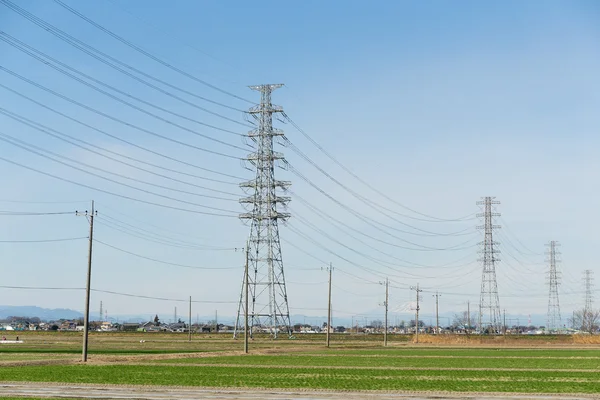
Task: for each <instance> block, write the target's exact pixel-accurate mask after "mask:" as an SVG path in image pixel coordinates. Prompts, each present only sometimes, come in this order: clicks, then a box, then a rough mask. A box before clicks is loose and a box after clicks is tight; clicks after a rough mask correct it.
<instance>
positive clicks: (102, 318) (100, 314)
mask: <svg viewBox="0 0 600 400" xmlns="http://www.w3.org/2000/svg"><path fill="white" fill-rule="evenodd" d="M102 314H104V312H103V311H102V300H100V313H99V314H98V315H99V316H100V322H102V321H103V320H104V316H103V315H102Z"/></svg>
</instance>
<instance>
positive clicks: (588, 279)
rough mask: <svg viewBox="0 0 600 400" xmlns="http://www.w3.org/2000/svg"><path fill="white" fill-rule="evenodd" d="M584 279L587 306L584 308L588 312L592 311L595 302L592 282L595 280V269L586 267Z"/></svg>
mask: <svg viewBox="0 0 600 400" xmlns="http://www.w3.org/2000/svg"><path fill="white" fill-rule="evenodd" d="M583 281H584V283H585V306H584V308H583V309H584V311H585V313H586V314H587V313H589V312H590V311H592V305H593V303H594V295H593V294H592V287H593V286H594V284H593V283H592V282H593V281H594V271H592V270H591V269H586V270H585V271H583Z"/></svg>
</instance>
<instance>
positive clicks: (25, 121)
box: [0, 107, 237, 201]
mask: <svg viewBox="0 0 600 400" xmlns="http://www.w3.org/2000/svg"><path fill="white" fill-rule="evenodd" d="M0 114H4V115H6V116H8V117H9V118H12V119H13V120H15V121H17V122H20V123H22V124H24V125H26V126H29V127H31V128H33V129H35V130H37V131H39V132H42V133H44V134H45V135H48V136H50V137H53V138H55V139H57V140H60V141H63V142H65V143H69V144H71V145H73V146H75V147H78V148H80V149H83V150H85V151H88V152H90V153H93V154H96V155H99V156H101V157H104V158H106V159H109V160H111V161H115V162H118V163H119V164H123V165H126V166H128V167H131V168H134V169H137V170H139V171H143V172H146V173H149V174H151V175H155V176H158V177H161V178H164V179H168V180H171V181H173V182H177V183H181V184H185V185H188V186H193V187H197V188H199V189H205V190H209V191H213V192H217V193H223V194H228V195H231V196H237V194H236V193H232V192H226V191H223V190H218V189H213V188H210V187H206V186H202V185H197V184H194V183H190V182H187V181H183V180H181V179H177V178H173V177H171V176H167V175H163V174H159V173H157V172H154V171H150V170H148V169H145V168H141V167H138V166H136V165H133V164H131V163H128V162H125V161H122V160H119V159H117V158H114V157H111V156H107V155H105V154H102V153H101V152H98V151H95V150H91V149H89V148H87V147H85V146H83V145H80V144H77V143H75V142H74V141H77V142H80V143H85V144H86V145H87V146H90V147H93V148H98V149H100V150H102V151H105V152H108V153H111V154H117V155H119V156H120V157H125V158H128V159H133V160H135V161H136V162H140V163H144V164H149V165H152V166H155V167H157V168H162V167H160V166H157V165H155V164H151V163H147V162H144V161H141V160H137V159H135V158H133V157H128V156H124V155H122V154H120V153H117V152H114V151H111V150H107V149H105V148H103V147H101V146H96V145H94V144H92V143H89V142H86V141H85V140H81V139H77V138H75V137H73V136H71V135H67V134H65V133H62V132H59V131H56V130H55V129H52V128H49V127H46V126H44V125H42V124H39V123H37V122H34V121H31V120H29V119H28V118H25V117H22V116H19V115H18V114H15V113H13V112H10V111H7V110H6V109H4V108H2V107H0ZM29 121H31V122H29ZM38 126H40V127H42V128H40V127H38ZM53 132H54V133H53ZM63 136H65V137H68V138H69V139H71V140H69V139H65V138H64V137H63ZM167 170H170V169H167ZM170 171H173V172H177V171H175V170H170ZM192 176H194V175H192ZM195 177H197V178H199V179H207V180H209V181H216V182H223V181H219V180H214V179H210V178H204V177H199V176H195ZM213 198H216V199H222V200H228V201H233V199H224V198H220V197H213Z"/></svg>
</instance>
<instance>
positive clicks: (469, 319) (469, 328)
mask: <svg viewBox="0 0 600 400" xmlns="http://www.w3.org/2000/svg"><path fill="white" fill-rule="evenodd" d="M470 330H471V302H470V301H467V332H469V331H470Z"/></svg>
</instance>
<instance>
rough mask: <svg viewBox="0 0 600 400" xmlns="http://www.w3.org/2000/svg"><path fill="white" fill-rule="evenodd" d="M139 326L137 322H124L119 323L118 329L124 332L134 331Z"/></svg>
mask: <svg viewBox="0 0 600 400" xmlns="http://www.w3.org/2000/svg"><path fill="white" fill-rule="evenodd" d="M139 327H140V324H138V323H137V322H135V323H132V322H124V323H122V324H121V326H119V330H120V331H124V332H135V331H137V330H138V328H139Z"/></svg>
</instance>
